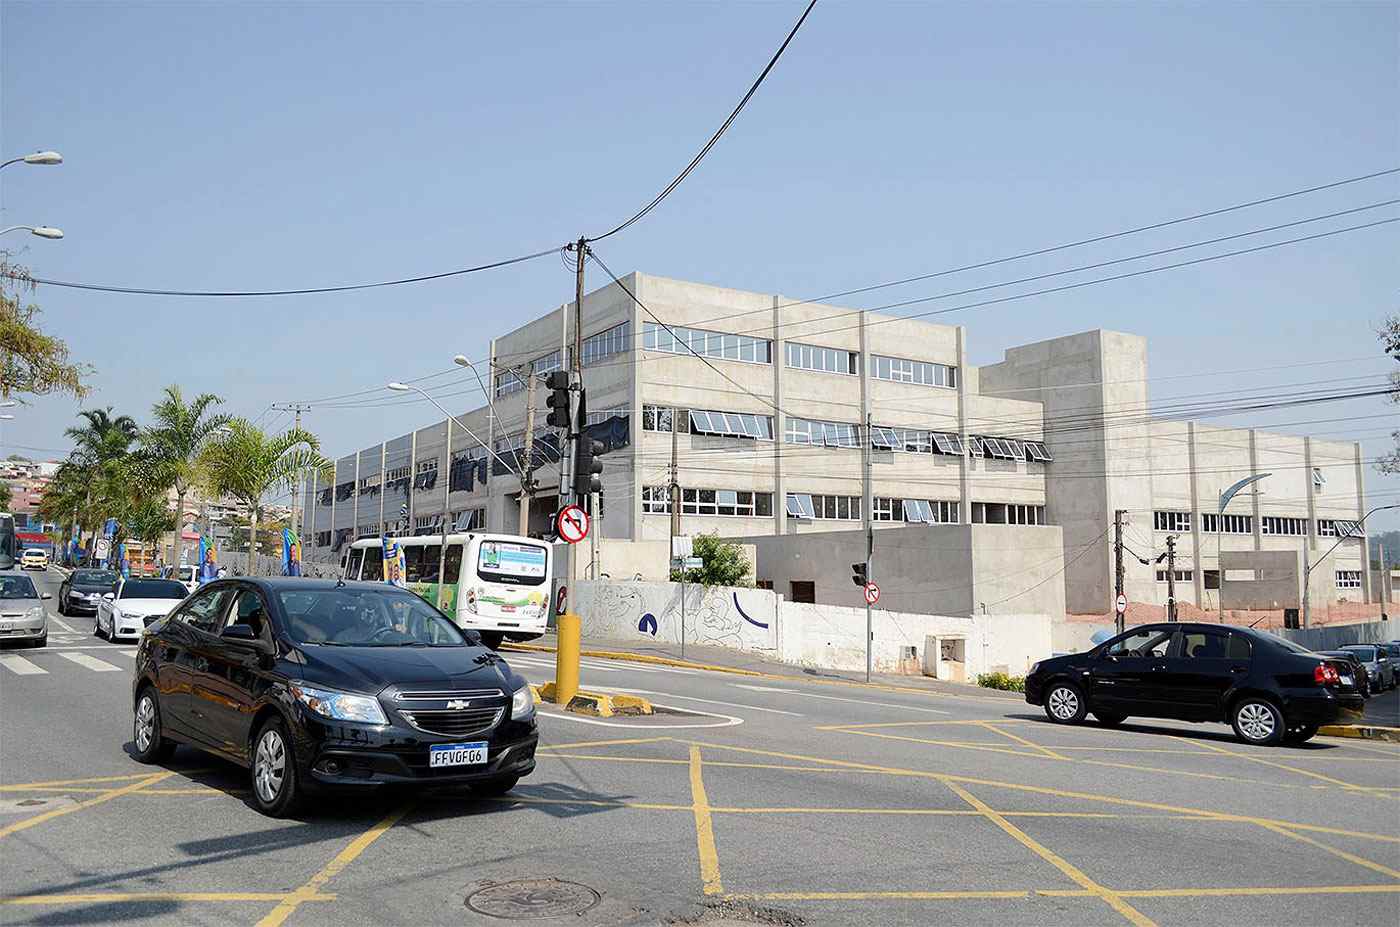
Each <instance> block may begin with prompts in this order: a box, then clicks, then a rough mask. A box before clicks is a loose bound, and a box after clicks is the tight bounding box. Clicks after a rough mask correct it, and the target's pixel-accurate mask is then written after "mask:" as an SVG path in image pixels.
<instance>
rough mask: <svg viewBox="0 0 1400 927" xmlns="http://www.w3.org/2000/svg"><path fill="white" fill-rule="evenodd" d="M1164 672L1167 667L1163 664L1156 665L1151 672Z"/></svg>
mask: <svg viewBox="0 0 1400 927" xmlns="http://www.w3.org/2000/svg"><path fill="white" fill-rule="evenodd" d="M1166 671H1167V665H1166V664H1165V663H1158V664H1157V665H1156V666H1154V667H1152V672H1154V673H1165V672H1166Z"/></svg>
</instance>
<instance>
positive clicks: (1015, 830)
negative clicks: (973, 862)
mask: <svg viewBox="0 0 1400 927" xmlns="http://www.w3.org/2000/svg"><path fill="white" fill-rule="evenodd" d="M944 784H945V785H947V786H948V788H950V789H952V790H953V791H954V792H956V793H957V795H958V797H959V798H961V799H962V800H963V801H965V802H967V803H968V804H969V805H971V806H972V807H974V808H976V809H977V810H978V811H980V812H982V814H983V816H984V817H986V818H987V820H989V821H991V822H992V823H993V824H995V825H996V826H997V827H1000V828H1001V829H1002V830H1003V831H1005V832H1006V833H1008V834H1010V835H1011V836H1012V837H1013V838H1015V839H1016V841H1017V842H1018V843H1020V844H1021V845H1022V846H1024V847H1025V848H1026V849H1028V850H1030V851H1031V852H1032V853H1034V854H1035V855H1036V856H1039V857H1040V858H1041V859H1043V860H1045V861H1046V862H1047V863H1049V864H1050V865H1052V866H1054V867H1055V868H1056V869H1058V870H1060V871H1061V872H1063V873H1064V874H1065V875H1067V876H1069V877H1070V878H1071V879H1073V880H1074V882H1075V883H1076V884H1077V885H1079V887H1080V888H1083V889H1086V890H1087V891H1090V892H1093V893H1094V894H1095V895H1097V896H1098V897H1099V898H1101V899H1103V901H1104V903H1105V904H1107V905H1108V906H1109V907H1110V908H1112V909H1113V910H1115V911H1117V912H1118V913H1119V914H1121V915H1123V917H1125V918H1126V919H1127V920H1128V921H1129V922H1130V923H1133V924H1135V925H1137V927H1155V925H1154V924H1153V922H1152V919H1151V918H1149V917H1148V916H1147V915H1146V914H1143V913H1142V912H1141V911H1139V910H1138V909H1137V908H1135V907H1133V906H1132V905H1130V904H1128V903H1127V902H1126V901H1124V900H1123V899H1122V898H1120V897H1118V896H1117V895H1116V894H1114V893H1113V892H1112V891H1111V890H1110V889H1107V888H1104V887H1103V886H1102V885H1100V884H1099V883H1097V882H1095V881H1094V880H1093V879H1091V878H1089V877H1088V876H1087V875H1085V874H1084V872H1083V871H1082V870H1081V869H1079V867H1077V866H1075V865H1074V864H1073V863H1071V862H1070V861H1069V860H1067V859H1065V858H1064V857H1063V856H1060V855H1059V854H1058V853H1056V852H1055V851H1053V850H1051V849H1050V848H1048V847H1046V846H1045V845H1044V844H1042V843H1040V842H1039V841H1037V840H1036V839H1035V838H1034V837H1032V836H1031V835H1030V834H1028V833H1026V832H1025V831H1023V830H1021V828H1019V827H1017V826H1016V825H1015V824H1012V823H1011V822H1010V821H1008V820H1007V819H1006V818H1004V817H1002V816H1001V815H999V814H997V813H996V812H995V811H993V810H992V807H991V806H990V805H988V804H987V803H986V802H984V801H983V800H982V799H980V798H978V797H977V796H976V795H973V794H972V793H971V792H969V791H968V790H967V789H965V788H963V787H962V786H960V785H958V784H957V783H956V782H946V783H944Z"/></svg>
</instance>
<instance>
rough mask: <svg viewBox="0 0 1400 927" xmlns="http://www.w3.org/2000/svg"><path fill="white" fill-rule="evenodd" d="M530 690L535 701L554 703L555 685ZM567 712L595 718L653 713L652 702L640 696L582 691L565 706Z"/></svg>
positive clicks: (545, 685)
mask: <svg viewBox="0 0 1400 927" xmlns="http://www.w3.org/2000/svg"><path fill="white" fill-rule="evenodd" d="M530 690H531V691H532V692H534V694H535V701H536V702H537V703H539V702H549V703H551V704H553V702H554V683H552V682H547V683H545V684H544V685H542V686H537V685H531V686H530ZM564 710H565V711H571V712H573V713H574V714H577V715H592V716H594V717H595V718H613V717H616V716H618V715H649V714H651V713H652V708H651V702H648V701H647V700H646V699H644V698H642V697H641V696H640V695H624V694H623V693H620V692H610V693H603V692H588V691H585V690H583V689H580V690H579V691H578V692H577V693H575V695H574V697H573V698H571V699H569V704H567V705H565V706H564Z"/></svg>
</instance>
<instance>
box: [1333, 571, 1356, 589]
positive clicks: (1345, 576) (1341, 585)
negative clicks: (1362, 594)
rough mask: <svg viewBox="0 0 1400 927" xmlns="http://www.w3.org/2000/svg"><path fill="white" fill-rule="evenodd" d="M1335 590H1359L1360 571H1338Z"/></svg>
mask: <svg viewBox="0 0 1400 927" xmlns="http://www.w3.org/2000/svg"><path fill="white" fill-rule="evenodd" d="M1337 588H1338V589H1360V588H1361V571H1360V570H1338V571H1337Z"/></svg>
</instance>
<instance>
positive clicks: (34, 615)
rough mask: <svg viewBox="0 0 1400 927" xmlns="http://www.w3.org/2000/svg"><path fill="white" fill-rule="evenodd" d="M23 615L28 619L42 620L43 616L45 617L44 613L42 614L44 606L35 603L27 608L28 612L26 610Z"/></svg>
mask: <svg viewBox="0 0 1400 927" xmlns="http://www.w3.org/2000/svg"><path fill="white" fill-rule="evenodd" d="M24 617H26V618H28V619H29V620H30V621H43V620H44V617H45V615H44V606H42V605H36V606H34V607H33V608H31V609H30V610H29V612H28V613H27V614H26V615H25V616H24Z"/></svg>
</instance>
